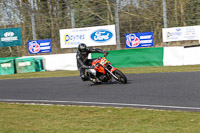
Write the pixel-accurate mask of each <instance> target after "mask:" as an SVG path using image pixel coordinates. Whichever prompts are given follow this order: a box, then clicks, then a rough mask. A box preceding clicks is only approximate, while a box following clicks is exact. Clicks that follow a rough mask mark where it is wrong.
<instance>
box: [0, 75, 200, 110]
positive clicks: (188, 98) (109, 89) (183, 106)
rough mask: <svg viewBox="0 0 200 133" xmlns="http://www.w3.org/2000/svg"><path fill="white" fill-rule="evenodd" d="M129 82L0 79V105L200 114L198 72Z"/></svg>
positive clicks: (142, 77)
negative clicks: (147, 110)
mask: <svg viewBox="0 0 200 133" xmlns="http://www.w3.org/2000/svg"><path fill="white" fill-rule="evenodd" d="M126 76H127V79H128V83H127V84H125V85H124V84H120V83H117V82H116V81H114V82H112V83H104V84H101V85H94V84H92V83H91V82H82V81H81V80H80V78H79V77H77V76H75V77H56V78H53V77H52V78H34V79H9V80H0V102H17V103H44V104H62V105H86V106H115V107H134V108H148V109H164V110H187V111H198V112H200V72H176V73H149V74H126Z"/></svg>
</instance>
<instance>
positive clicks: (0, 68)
mask: <svg viewBox="0 0 200 133" xmlns="http://www.w3.org/2000/svg"><path fill="white" fill-rule="evenodd" d="M14 73H15V66H14V60H13V59H10V60H0V75H9V74H14Z"/></svg>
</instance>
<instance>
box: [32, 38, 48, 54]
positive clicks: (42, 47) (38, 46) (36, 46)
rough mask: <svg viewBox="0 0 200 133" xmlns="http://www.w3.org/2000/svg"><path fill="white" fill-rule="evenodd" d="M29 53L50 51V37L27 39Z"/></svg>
mask: <svg viewBox="0 0 200 133" xmlns="http://www.w3.org/2000/svg"><path fill="white" fill-rule="evenodd" d="M28 52H29V54H37V53H49V52H51V39H45V40H34V41H28Z"/></svg>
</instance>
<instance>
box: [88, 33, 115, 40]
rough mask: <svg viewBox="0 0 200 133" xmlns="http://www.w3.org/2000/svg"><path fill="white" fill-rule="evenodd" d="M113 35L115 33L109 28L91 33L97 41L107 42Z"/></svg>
mask: <svg viewBox="0 0 200 133" xmlns="http://www.w3.org/2000/svg"><path fill="white" fill-rule="evenodd" d="M112 37H113V33H112V32H110V31H108V30H97V31H95V32H94V33H92V35H91V39H92V40H94V41H96V42H105V41H108V40H110V39H111V38H112Z"/></svg>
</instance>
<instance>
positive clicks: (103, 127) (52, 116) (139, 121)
mask: <svg viewBox="0 0 200 133" xmlns="http://www.w3.org/2000/svg"><path fill="white" fill-rule="evenodd" d="M199 131H200V113H198V112H184V111H182V112H180V111H159V110H145V109H133V108H111V107H106V108H100V107H81V106H56V105H51V106H42V105H24V104H5V103H0V132H1V133H11V132H14V133H74V132H76V133H97V132H106V133H198V132H199Z"/></svg>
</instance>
